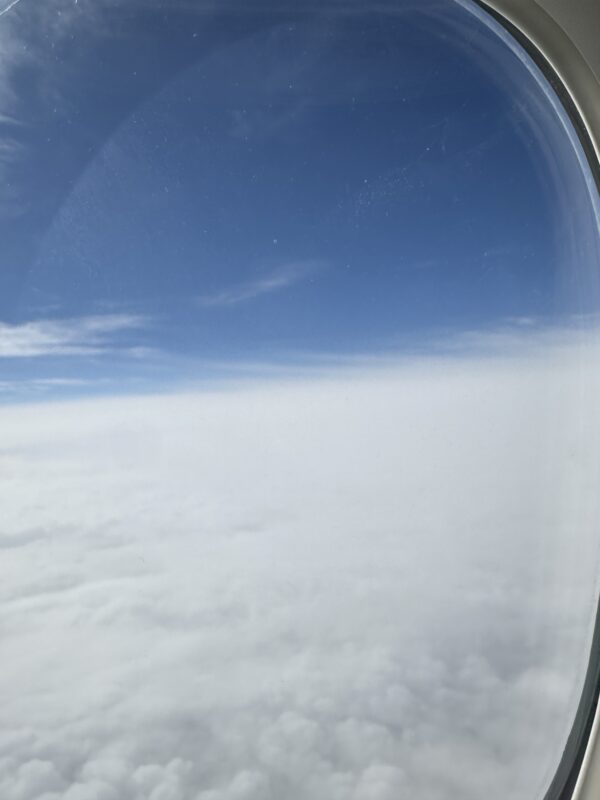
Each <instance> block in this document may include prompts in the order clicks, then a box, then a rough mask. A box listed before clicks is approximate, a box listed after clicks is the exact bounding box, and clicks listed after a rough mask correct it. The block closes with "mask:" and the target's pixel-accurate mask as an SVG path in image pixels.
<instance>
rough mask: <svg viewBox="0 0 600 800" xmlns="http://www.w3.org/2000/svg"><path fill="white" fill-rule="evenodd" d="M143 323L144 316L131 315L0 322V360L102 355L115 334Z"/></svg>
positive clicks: (136, 328)
mask: <svg viewBox="0 0 600 800" xmlns="http://www.w3.org/2000/svg"><path fill="white" fill-rule="evenodd" d="M146 324H147V319H146V318H145V317H143V316H138V315H133V314H106V315H98V316H89V317H75V318H72V319H59V320H48V319H42V320H34V321H31V322H24V323H21V324H17V325H11V324H8V323H0V358H34V357H39V356H57V355H60V356H76V355H89V354H94V353H102V352H104V351H106V350H107V349H109V348H110V347H111V346H112V345H114V339H113V337H114V336H115V335H116V334H120V333H123V332H126V331H133V330H139V329H140V328H143V327H145V325H146Z"/></svg>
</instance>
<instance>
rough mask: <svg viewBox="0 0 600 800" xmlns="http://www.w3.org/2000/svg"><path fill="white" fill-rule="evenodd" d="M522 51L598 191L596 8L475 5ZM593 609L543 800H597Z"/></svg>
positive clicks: (597, 650) (532, 0) (599, 10)
mask: <svg viewBox="0 0 600 800" xmlns="http://www.w3.org/2000/svg"><path fill="white" fill-rule="evenodd" d="M476 2H477V4H478V5H479V6H480V7H481V8H482V9H484V10H485V11H486V12H488V13H489V14H490V15H491V16H493V17H494V18H495V19H496V20H497V21H498V22H499V23H500V24H502V25H503V27H504V28H505V29H506V30H507V31H508V32H509V33H510V34H512V36H513V37H514V38H515V39H516V40H517V41H518V42H519V43H520V44H521V45H522V46H523V47H524V49H525V50H527V52H528V53H529V55H530V56H531V57H532V58H533V59H534V61H535V62H536V63H537V65H538V67H540V68H541V69H542V71H543V72H544V74H545V76H546V78H547V79H548V80H549V82H550V83H551V85H552V87H553V88H554V90H555V92H556V93H557V95H558V97H559V99H560V100H561V101H562V103H563V105H564V106H565V109H566V110H567V112H568V113H569V116H570V117H571V120H572V122H573V124H574V127H575V129H576V131H577V133H578V136H579V139H580V141H581V144H582V146H583V149H584V152H585V154H586V156H587V159H588V162H589V165H590V168H591V171H592V175H593V177H594V180H595V183H596V186H597V188H598V190H599V191H600V80H599V77H598V76H600V47H597V42H596V43H595V40H594V37H593V36H592V37H589V36H586V35H584V33H585V32H586V31H587V32H588V33H589V31H600V2H594V1H593V0H592V1H591V2H584V0H577V2H574V0H476ZM599 697H600V604H599V607H598V610H597V613H596V623H595V630H594V635H593V639H592V645H591V650H590V658H589V662H588V668H587V672H586V677H585V681H584V685H583V690H582V693H581V698H580V701H579V706H578V708H577V711H576V714H575V719H574V721H573V726H572V728H571V732H570V734H569V737H568V739H567V743H566V745H565V749H564V751H563V755H562V758H561V761H560V763H559V765H558V768H557V770H556V773H555V775H554V778H553V780H552V782H551V783H550V786H549V787H548V790H547V792H546V794H545V796H544V800H594V798H598V797H600V704H599Z"/></svg>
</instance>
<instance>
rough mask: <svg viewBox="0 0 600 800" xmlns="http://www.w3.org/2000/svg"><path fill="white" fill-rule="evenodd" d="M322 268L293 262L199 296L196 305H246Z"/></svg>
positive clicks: (314, 262) (312, 264) (305, 262)
mask: <svg viewBox="0 0 600 800" xmlns="http://www.w3.org/2000/svg"><path fill="white" fill-rule="evenodd" d="M322 268H323V263H322V262H319V261H314V260H310V261H294V262H292V263H289V264H285V265H283V266H281V267H279V268H278V269H276V270H273V271H272V272H269V273H267V274H266V275H262V276H259V277H256V278H255V279H254V280H250V281H245V282H243V283H236V284H233V285H232V286H229V287H227V288H226V289H223V290H221V291H219V292H214V293H212V294H205V295H201V296H200V297H198V298H197V303H198V305H199V306H201V307H203V308H227V307H229V306H237V305H240V304H241V303H248V302H250V301H251V300H255V299H256V298H258V297H262V296H263V295H265V294H273V293H274V292H280V291H283V290H284V289H288V288H289V287H290V286H293V285H294V284H296V283H300V282H301V281H304V280H306V279H308V278H310V277H311V276H312V275H314V274H315V272H317V271H318V270H320V269H322Z"/></svg>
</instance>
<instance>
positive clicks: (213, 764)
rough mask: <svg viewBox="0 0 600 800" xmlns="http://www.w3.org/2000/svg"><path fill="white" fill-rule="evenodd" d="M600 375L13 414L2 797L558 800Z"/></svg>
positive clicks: (518, 370) (444, 368) (411, 382)
mask: <svg viewBox="0 0 600 800" xmlns="http://www.w3.org/2000/svg"><path fill="white" fill-rule="evenodd" d="M582 358H583V356H581V357H580V358H579V362H578V363H576V361H577V360H576V359H572V358H570V357H567V356H566V354H565V351H564V349H563V350H561V351H559V350H557V351H556V352H554V354H553V352H550V351H548V352H546V353H545V354H540V353H537V354H536V356H535V358H534V359H533V358H529V359H527V358H526V357H523V358H522V359H521V360H519V359H517V358H511V359H508V358H504V359H502V358H499V357H496V358H487V359H484V358H482V357H479V356H472V357H469V358H456V359H447V360H445V361H442V360H440V361H437V362H436V361H432V360H430V361H426V360H423V361H421V362H414V363H412V364H405V365H399V366H395V367H392V366H385V367H373V368H372V369H367V368H365V367H361V368H360V369H358V370H354V371H353V370H350V369H349V370H347V371H345V372H339V373H337V374H332V376H330V377H329V378H324V377H319V378H313V379H302V380H298V381H292V380H287V381H277V380H270V381H262V382H260V383H254V384H251V383H248V384H247V385H245V386H244V385H240V386H237V387H235V388H231V389H229V390H227V391H225V390H219V391H214V392H203V393H200V392H199V393H180V394H177V395H172V396H162V397H146V398H125V399H122V398H121V399H118V398H114V399H109V400H102V401H100V400H92V401H77V402H72V403H64V404H60V405H59V404H55V405H51V404H47V405H45V406H31V407H21V408H17V407H15V408H4V409H2V410H1V412H0V443H1V445H0V447H1V450H0V472H1V475H2V479H1V482H0V493H1V497H0V504H1V508H2V523H1V526H0V568H1V578H2V579H1V581H0V592H1V605H0V612H1V617H0V624H1V630H2V653H3V656H2V663H1V665H0V707H1V708H2V716H1V721H0V726H1V734H0V796H1V797H3V798H10V799H11V800H13V799H14V800H58V798H64V799H65V800H120V799H121V798H132V800H137V799H138V798H139V799H141V798H149V799H150V800H188V798H189V799H190V800H242V799H243V800H258V799H259V798H260V799H262V798H265V800H267V799H269V798H273V800H280V798H287V799H288V800H296V798H306V799H307V800H308V799H309V798H310V800H321V799H322V800H335V799H336V798H339V799H340V800H342V799H344V800H346V798H349V799H351V800H397V798H413V797H414V798H427V799H431V800H446V798H456V797H461V798H465V799H468V798H473V799H475V798H477V799H479V798H481V797H482V796H486V797H493V798H506V797H509V796H510V797H511V798H527V800H530V799H531V798H534V797H540V796H541V795H542V794H543V791H544V790H545V788H546V786H547V784H548V783H549V781H550V779H551V777H552V773H553V770H554V768H555V766H556V764H557V762H558V759H559V757H560V753H561V750H562V747H563V746H564V742H565V738H566V735H567V732H568V730H569V727H570V724H571V721H572V716H573V713H574V708H575V707H576V704H577V701H578V693H579V691H580V689H581V683H582V679H583V674H584V669H585V659H586V648H587V647H588V646H589V636H590V630H591V623H592V620H593V613H594V608H593V606H594V601H595V584H594V580H595V579H594V575H595V574H596V572H597V553H596V548H595V545H594V542H593V540H592V539H593V537H592V536H591V533H590V528H591V525H592V522H593V521H594V520H596V519H597V516H596V508H595V505H594V503H595V499H594V495H595V494H596V492H595V491H594V488H593V487H594V484H595V482H596V481H597V465H596V462H595V453H594V452H593V451H594V447H593V444H594V436H595V434H594V431H593V430H592V429H591V428H590V424H591V421H592V420H593V413H592V409H591V405H590V396H591V395H590V386H589V385H588V384H587V383H585V381H584V382H582V380H581V377H580V376H581V374H582V371H581V365H582ZM573 363H575V366H570V365H571V364H573ZM591 388H592V389H593V387H591Z"/></svg>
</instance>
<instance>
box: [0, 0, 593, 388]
mask: <svg viewBox="0 0 600 800" xmlns="http://www.w3.org/2000/svg"><path fill="white" fill-rule="evenodd" d="M231 7H232V8H233V5H232V6H231ZM164 8H165V7H164V6H163V4H161V3H150V4H146V6H145V8H144V9H143V10H140V8H139V7H138V6H137V5H136V4H134V3H127V2H123V3H121V4H118V5H117V6H116V7H112V6H107V7H106V8H105V9H104V12H103V13H101V12H99V16H97V17H93V16H92V17H91V18H90V17H89V16H85V15H83V14H79V15H78V12H77V11H76V7H72V8H71V9H70V15H67V14H65V19H64V20H62V21H60V20H59V21H57V19H53V20H50V21H49V20H48V19H47V17H44V12H40V11H38V12H36V11H35V10H34V9H32V8H30V7H29V6H28V5H27V3H26V2H24V3H20V4H19V5H18V7H15V9H14V12H15V13H14V15H13V16H12V17H11V18H10V19H9V15H8V14H7V15H5V16H4V17H3V18H2V19H0V23H3V22H6V25H7V26H9V25H10V29H9V32H10V33H11V35H12V36H13V41H14V36H15V34H17V35H18V36H19V37H20V41H21V43H22V48H21V49H22V52H17V55H14V54H13V56H12V60H11V61H10V64H9V66H10V67H11V69H9V70H8V71H7V74H8V75H9V79H7V84H8V85H7V87H4V88H5V89H9V90H10V91H4V92H0V97H2V96H6V97H7V98H8V99H6V101H5V105H6V106H7V110H6V113H5V114H4V115H3V116H2V117H0V119H2V120H3V122H2V128H3V130H2V131H1V132H2V133H3V134H4V136H5V142H6V147H5V150H6V152H7V153H8V155H7V156H6V158H5V161H6V164H5V165H4V168H3V174H4V177H5V191H6V198H5V200H4V203H3V215H2V228H3V230H2V231H1V233H2V236H3V241H5V243H6V246H5V248H4V249H3V255H0V261H1V262H2V263H1V270H0V273H1V275H0V280H1V281H2V287H1V288H2V290H3V291H2V293H1V298H0V320H1V321H2V323H3V327H2V328H1V329H0V331H2V332H3V334H2V335H3V336H4V345H2V343H1V342H0V355H1V354H2V352H4V355H5V356H7V357H6V358H4V359H2V361H1V362H0V364H1V366H2V371H3V375H4V380H5V381H7V385H12V381H14V380H19V381H22V380H23V381H27V380H38V381H39V380H42V381H44V380H48V381H50V382H52V381H54V382H55V383H54V385H55V386H58V385H59V383H58V382H56V381H57V379H59V380H60V379H65V382H64V383H63V384H62V385H63V387H67V386H74V385H75V384H74V383H73V382H72V381H74V380H77V379H78V378H80V377H82V378H84V379H85V380H88V379H90V378H93V379H94V380H96V379H98V380H99V381H104V382H106V381H109V382H110V381H111V380H115V379H116V380H120V376H121V372H120V370H121V369H122V371H123V374H127V375H129V376H138V377H139V378H140V379H141V380H147V379H148V378H147V375H148V374H150V373H151V374H152V375H154V378H155V379H159V375H160V376H162V378H163V379H164V380H174V379H177V378H178V374H179V370H180V369H181V370H183V373H184V374H182V377H184V376H185V375H187V374H188V373H189V369H190V363H191V362H198V363H200V362H205V361H206V360H214V361H218V362H221V361H224V362H232V361H235V362H240V361H241V362H244V361H252V360H272V359H281V358H284V359H285V358H289V354H290V353H295V354H302V355H303V356H309V357H310V356H314V355H316V356H320V355H323V354H327V355H328V356H331V355H334V356H335V354H339V355H344V356H347V355H352V354H358V353H360V354H361V355H365V354H373V355H377V354H380V353H382V352H383V353H389V352H395V351H398V352H403V351H406V350H407V349H411V348H412V349H414V348H417V349H418V348H420V347H427V346H428V345H429V343H430V342H432V341H436V340H438V339H439V338H440V337H441V338H442V339H443V338H444V337H446V336H448V335H453V334H454V333H456V332H461V331H464V330H473V329H479V328H482V329H486V328H490V327H494V326H497V325H501V324H502V325H504V324H506V321H507V320H513V319H523V318H526V319H527V320H535V322H536V324H543V325H552V324H554V323H557V322H558V321H560V320H564V319H565V318H568V317H569V316H570V315H573V314H575V313H581V312H582V311H583V312H593V311H594V310H595V296H594V295H593V293H591V292H589V291H588V292H586V291H582V288H581V287H582V284H584V283H585V281H586V280H588V278H587V277H586V274H585V270H586V264H588V266H589V259H590V253H591V251H592V250H593V249H594V248H597V223H596V220H595V219H594V217H593V214H592V213H591V211H590V202H589V193H588V187H587V186H586V176H585V174H584V173H583V172H582V170H581V167H580V164H579V162H578V155H577V148H576V147H574V145H573V142H572V137H571V135H570V134H569V131H568V129H566V128H565V124H564V122H565V121H564V115H563V118H562V119H561V116H560V115H559V113H558V112H557V109H556V104H555V103H553V101H552V99H551V97H549V96H548V95H546V94H544V92H543V90H542V89H541V88H540V85H539V83H538V80H539V79H538V77H537V76H536V72H535V70H532V68H531V65H528V64H526V63H524V62H523V61H522V60H520V59H519V57H518V56H517V55H516V54H515V52H513V51H511V50H510V49H509V47H508V46H507V45H506V44H505V42H503V41H502V40H501V39H500V38H499V37H498V35H497V33H495V32H493V31H492V30H490V29H488V28H487V27H486V26H485V25H484V24H483V23H482V22H481V20H480V19H478V18H477V17H476V16H474V15H471V14H469V13H467V11H465V8H464V7H462V6H460V5H459V4H457V3H454V2H451V1H450V0H448V2H424V3H419V4H417V5H414V4H412V3H398V4H396V5H395V6H394V11H393V12H384V11H381V12H370V13H354V12H351V10H348V9H351V8H352V4H350V5H349V6H346V12H342V11H340V10H339V7H338V11H327V8H326V6H323V10H320V11H312V12H311V11H306V10H304V11H299V12H295V11H293V10H287V9H286V4H282V5H281V6H280V9H279V11H278V13H277V14H276V15H267V14H262V13H259V12H256V11H255V12H242V11H241V10H240V9H237V11H236V13H227V8H228V6H222V8H223V9H225V11H224V12H223V13H216V12H212V13H208V12H205V13H198V11H197V9H198V8H199V7H198V6H197V7H196V11H190V10H189V8H188V9H187V10H186V7H185V4H181V5H180V4H175V5H174V6H173V5H172V6H170V9H171V10H170V13H169V14H165V12H164ZM240 8H241V7H240ZM87 10H88V12H89V7H88V9H87ZM11 13H12V12H11ZM49 22H52V23H53V24H49ZM7 30H8V28H7ZM48 31H50V32H49V33H48ZM17 41H19V40H18V39H17ZM14 49H15V48H14V47H13V50H14ZM16 49H17V51H18V48H16ZM23 53H27V56H25V55H23ZM0 111H1V109H0ZM571 214H573V215H574V216H575V214H576V221H573V219H574V217H573V218H571V216H570V215H571ZM594 237H595V238H594ZM575 240H577V241H578V242H579V243H581V242H582V241H583V242H584V243H585V244H584V245H581V244H578V245H577V246H573V245H572V242H573V241H575ZM595 252H597V250H594V253H595ZM582 276H583V277H582ZM90 320H91V322H90ZM94 320H96V322H94ZM27 326H29V327H27ZM28 331H29V333H31V332H32V331H33V336H34V339H35V337H36V336H37V337H38V340H40V336H42V337H43V336H44V335H46V334H47V333H48V331H50V344H51V346H49V347H46V348H45V349H44V347H38V351H39V352H38V351H35V346H34V348H33V350H34V351H35V352H32V350H31V347H30V348H29V351H27V348H26V347H25V348H24V349H22V350H19V348H18V346H17V345H15V341H17V340H19V337H20V336H21V338H22V335H27V333H28ZM90 331H91V333H90ZM11 337H12V338H11ZM15 337H16V339H15ZM65 337H66V339H67V340H68V342H67V344H65ZM28 341H29V340H28ZM183 364H185V365H186V366H185V368H184V367H183V366H181V365H183ZM48 385H51V384H48ZM98 385H100V384H98Z"/></svg>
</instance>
